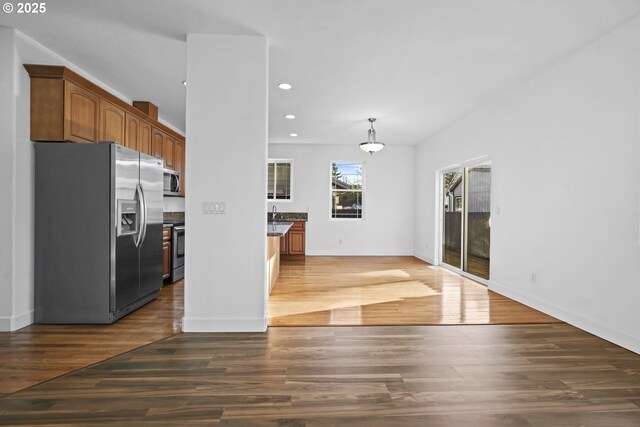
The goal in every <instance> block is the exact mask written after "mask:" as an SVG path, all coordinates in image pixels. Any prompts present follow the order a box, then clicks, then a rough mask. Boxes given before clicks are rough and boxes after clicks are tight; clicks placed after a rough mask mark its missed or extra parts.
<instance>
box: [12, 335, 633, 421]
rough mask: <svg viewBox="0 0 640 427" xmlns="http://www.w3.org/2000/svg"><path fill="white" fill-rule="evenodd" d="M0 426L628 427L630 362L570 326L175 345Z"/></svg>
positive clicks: (30, 393)
mask: <svg viewBox="0 0 640 427" xmlns="http://www.w3.org/2000/svg"><path fill="white" fill-rule="evenodd" d="M0 425H121V426H133V425H154V426H157V425H168V426H185V425H207V426H212V425H224V426H243V427H251V426H282V425H287V426H308V427H311V426H314V427H318V426H320V427H322V426H361V427H364V426H366V427H371V426H385V427H393V426H420V427H422V426H473V427H476V426H552V425H553V426H578V425H580V426H637V425H640V356H638V355H636V354H634V353H631V352H629V351H626V350H624V349H622V348H620V347H617V346H615V345H613V344H611V343H608V342H606V341H604V340H602V339H599V338H596V337H594V336H592V335H590V334H587V333H585V332H583V331H581V330H578V329H576V328H574V327H571V326H569V325H566V324H547V325H484V326H394V327H324V328H314V327H306V328H271V329H269V331H268V332H267V333H264V334H263V333H246V334H240V333H229V334H204V333H203V334H178V335H174V336H172V337H169V338H166V339H164V340H161V341H158V342H156V343H153V344H150V345H147V346H145V347H141V348H139V349H136V350H133V351H131V352H129V353H126V354H123V355H121V356H118V357H115V358H113V359H110V360H108V361H105V362H101V363H99V364H97V365H94V366H91V367H88V368H85V369H82V370H80V371H77V372H74V373H71V374H68V375H65V376H63V377H60V378H57V379H54V380H52V381H49V382H46V383H43V384H40V385H38V386H35V387H32V388H30V389H27V390H23V391H20V392H18V393H15V394H12V395H9V396H6V397H4V398H2V399H0Z"/></svg>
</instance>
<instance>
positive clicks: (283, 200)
mask: <svg viewBox="0 0 640 427" xmlns="http://www.w3.org/2000/svg"><path fill="white" fill-rule="evenodd" d="M269 163H289V171H290V174H289V198H288V199H275V198H274V199H270V198H269ZM276 183H277V174H276V170H275V168H274V170H273V196H274V197H275V195H276V191H275V190H276V185H277V184H276ZM267 202H269V203H290V202H293V159H267Z"/></svg>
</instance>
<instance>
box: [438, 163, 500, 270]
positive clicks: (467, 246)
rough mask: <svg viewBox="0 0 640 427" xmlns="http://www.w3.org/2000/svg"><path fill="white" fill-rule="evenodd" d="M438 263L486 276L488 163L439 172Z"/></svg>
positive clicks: (489, 227)
mask: <svg viewBox="0 0 640 427" xmlns="http://www.w3.org/2000/svg"><path fill="white" fill-rule="evenodd" d="M442 186H443V188H442V195H443V204H442V206H443V212H442V218H443V219H442V222H443V227H442V262H443V263H445V264H447V265H449V266H451V267H455V268H457V269H460V270H463V271H466V272H467V273H469V274H473V275H474V276H478V277H481V278H483V279H489V264H490V255H489V252H490V251H489V249H490V244H491V163H490V162H484V163H481V164H476V165H473V166H469V167H465V168H456V169H450V170H447V171H446V172H444V173H443V174H442Z"/></svg>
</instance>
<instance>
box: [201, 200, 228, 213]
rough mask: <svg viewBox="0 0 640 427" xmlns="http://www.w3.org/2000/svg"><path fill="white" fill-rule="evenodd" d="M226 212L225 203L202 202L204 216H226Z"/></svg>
mask: <svg viewBox="0 0 640 427" xmlns="http://www.w3.org/2000/svg"><path fill="white" fill-rule="evenodd" d="M225 212H226V206H225V202H211V201H204V202H202V213H203V214H204V215H224V214H225Z"/></svg>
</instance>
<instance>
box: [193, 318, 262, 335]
mask: <svg viewBox="0 0 640 427" xmlns="http://www.w3.org/2000/svg"><path fill="white" fill-rule="evenodd" d="M267 323H268V319H267V318H266V317H264V318H263V317H255V318H252V317H228V318H210V317H204V318H198V317H186V316H185V317H183V318H182V331H183V332H265V331H266V330H267Z"/></svg>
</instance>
